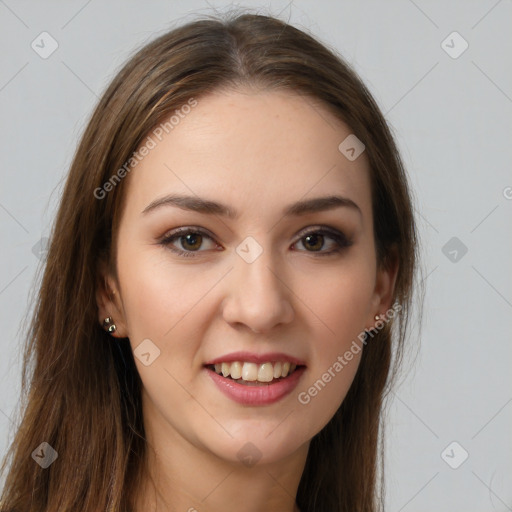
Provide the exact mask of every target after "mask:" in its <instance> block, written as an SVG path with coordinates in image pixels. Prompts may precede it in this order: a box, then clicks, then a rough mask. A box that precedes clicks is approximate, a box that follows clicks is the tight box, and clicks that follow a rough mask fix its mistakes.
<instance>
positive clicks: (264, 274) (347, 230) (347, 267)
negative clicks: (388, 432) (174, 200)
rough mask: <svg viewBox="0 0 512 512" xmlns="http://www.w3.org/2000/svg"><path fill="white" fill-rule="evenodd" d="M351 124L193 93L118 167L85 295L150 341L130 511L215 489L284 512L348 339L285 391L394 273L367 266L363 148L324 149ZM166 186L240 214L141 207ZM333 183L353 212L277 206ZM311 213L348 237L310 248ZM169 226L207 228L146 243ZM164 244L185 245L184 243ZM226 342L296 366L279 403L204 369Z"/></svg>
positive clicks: (182, 504)
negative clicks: (176, 115) (142, 453)
mask: <svg viewBox="0 0 512 512" xmlns="http://www.w3.org/2000/svg"><path fill="white" fill-rule="evenodd" d="M350 133H351V130H350V128H349V127H348V126H347V125H346V124H344V123H342V122H341V121H339V120H338V119H337V118H335V117H334V116H333V115H332V114H331V113H330V112H329V111H328V110H326V109H325V108H324V107H323V106H322V105H318V104H314V102H313V100H312V99H311V98H305V97H303V96H300V95H297V94H292V93H290V92H283V91H281V92H278V91H272V92H261V91H255V90H250V89H239V90H237V91H233V90H231V91H223V92H220V91H217V92H215V93H213V94H210V95H208V96H205V97H201V98H200V99H198V105H197V106H196V107H195V108H194V109H192V111H191V112H190V113H189V114H188V115H187V116H186V117H184V118H183V119H181V120H180V122H179V125H177V126H176V127H175V128H174V129H173V130H172V131H170V133H169V134H167V135H165V136H164V138H163V139H162V141H161V142H158V144H157V146H156V147H155V148H154V149H152V150H151V151H150V152H149V154H148V155H147V156H146V157H145V158H144V159H143V161H142V162H140V163H139V164H138V165H137V166H136V168H135V169H134V170H133V171H132V172H131V174H130V175H129V176H128V178H125V179H128V180H129V183H128V185H129V186H128V188H127V192H126V193H127V197H126V204H125V208H124V211H123V213H122V218H121V222H120V226H119V233H118V239H117V262H116V264H117V271H118V279H115V278H114V277H113V276H112V275H108V274H107V273H104V274H103V278H104V279H103V281H104V282H105V288H103V287H100V288H99V289H98V292H97V302H98V320H99V321H100V322H102V321H103V319H104V318H106V317H107V316H112V317H113V319H114V322H115V324H116V326H117V331H116V333H115V334H114V336H115V337H129V339H130V343H131V346H132V349H135V348H136V347H137V346H138V345H139V344H140V343H141V342H142V340H144V339H150V340H151V341H152V343H154V345H156V346H157V347H158V348H159V350H160V351H161V352H160V355H159V357H157V358H156V359H155V360H154V361H153V362H152V363H151V364H150V365H149V366H145V365H144V364H142V362H141V361H140V360H139V359H138V358H137V357H136V358H135V362H136V365H137V369H138V372H139V374H140V377H141V379H142V382H143V416H144V423H145V428H146V433H147V442H148V445H149V450H148V457H149V468H150V474H151V476H152V479H151V478H149V477H148V478H146V479H145V480H144V482H143V484H144V485H141V489H140V491H139V500H138V503H137V511H140V512H142V511H143V510H144V511H145V512H147V511H148V510H158V511H167V510H179V511H190V512H192V511H193V510H194V509H195V510H197V511H201V510H208V511H213V512H216V511H221V510H225V508H226V504H230V503H240V504H241V505H243V509H244V510H245V511H247V512H259V511H261V510H266V511H269V512H272V511H279V512H283V511H285V512H286V511H288V512H292V511H294V510H298V509H297V508H296V506H295V496H296V491H297V488H298V485H299V481H300V477H301V474H302V472H303V469H304V465H305V462H306V456H307V452H308V447H309V443H310V440H311V439H312V437H313V436H314V435H316V434H317V433H318V432H319V431H320V430H321V429H322V428H323V427H324V426H325V425H326V424H327V423H328V421H329V420H330V419H331V418H332V416H333V414H334V413H335V411H336V410H337V409H338V407H339V406H340V404H341V403H342V401H343V399H344V397H345V396H346V393H347V391H348V389H349V387H350V385H351V383H352V381H353V378H354V375H355V372H356V370H357V367H358V365H359V362H360V357H361V353H359V354H357V355H354V358H353V359H352V360H351V361H350V362H349V363H348V364H347V365H346V366H345V367H344V368H343V370H342V371H341V372H339V373H338V374H336V377H335V378H333V379H332V380H331V382H330V383H328V384H327V385H326V386H325V387H324V389H322V391H321V392H319V393H318V395H317V396H316V397H314V398H312V399H311V401H310V402H309V403H308V404H307V405H302V404H301V403H299V401H298V399H297V397H298V394H299V392H301V391H305V390H307V389H308V388H309V387H310V386H312V385H313V383H314V382H315V381H317V380H318V379H319V378H320V377H321V375H322V374H323V373H324V372H325V371H326V370H327V368H329V367H332V365H333V364H334V362H335V361H336V360H337V357H338V355H343V354H344V353H345V352H346V351H347V350H348V349H349V347H350V345H351V343H352V342H353V340H355V339H357V335H358V334H359V333H361V332H362V331H364V330H365V329H370V328H371V327H372V326H374V325H375V319H374V317H375V315H376V314H383V313H384V312H385V311H386V310H388V309H389V307H390V306H391V301H392V290H393V287H394V283H395V279H396V272H397V268H396V266H395V267H393V268H392V269H388V270H382V269H379V268H378V266H377V261H376V255H375V246H374V234H373V224H372V205H371V195H370V174H369V169H368V161H367V157H366V155H365V153H363V154H362V155H361V156H360V157H358V158H357V159H356V160H355V161H353V162H351V161H349V160H348V159H347V158H345V156H344V155H343V154H341V152H340V151H339V150H338V145H339V144H340V142H341V141H343V140H344V139H345V137H347V136H348V135H349V134H350ZM169 193H177V194H186V195H192V196H200V197H202V198H207V199H211V200H215V201H218V202H222V203H224V204H227V205H229V206H230V207H231V208H233V209H235V210H236V211H237V212H239V217H238V218H237V219H229V218H225V217H222V216H220V215H208V214H204V213H198V212H192V211H186V210H183V209H180V208H178V207H175V206H162V207H160V208H156V209H154V210H153V211H151V212H148V213H146V214H143V213H141V212H142V211H143V210H144V209H145V208H146V207H147V206H148V205H149V204H150V203H151V202H152V201H154V200H155V199H158V198H160V197H162V196H164V195H166V194H169ZM332 194H338V195H341V196H344V197H347V198H350V199H351V200H352V201H353V202H355V203H356V204H357V205H358V207H359V209H360V210H357V209H356V208H349V207H338V208H335V209H331V210H326V211H321V212H314V213H307V214H304V215H302V216H295V217H289V218H288V217H283V215H282V210H283V209H284V208H285V207H286V206H288V205H290V204H291V203H294V202H296V201H299V200H303V199H310V198H313V197H323V196H329V195H332ZM322 225H323V226H328V227H331V228H333V229H335V230H338V231H341V232H342V233H344V234H345V236H346V237H347V239H348V240H350V241H351V242H352V244H351V245H350V246H348V247H345V248H342V249H341V251H340V252H338V253H333V254H331V255H329V256H319V255H318V254H319V253H322V252H323V253H327V252H329V251H331V250H332V249H335V248H336V242H335V240H333V239H332V238H330V237H329V236H325V238H324V239H323V245H322V240H321V239H320V242H318V241H315V240H313V241H312V242H309V243H308V242H307V240H305V239H304V236H305V235H304V234H302V231H304V228H308V231H315V230H317V229H318V227H319V226H322ZM179 227H195V228H197V227H201V228H203V229H206V230H208V231H209V233H211V236H212V239H208V238H207V237H203V239H202V245H201V242H197V241H194V240H192V242H189V243H188V245H187V240H184V238H183V236H182V238H181V239H180V238H177V239H175V240H174V242H172V243H170V244H169V245H168V246H167V247H166V246H164V245H161V244H159V240H160V239H161V238H162V237H164V236H165V235H166V234H169V233H170V232H171V231H172V230H175V229H176V228H179ZM248 236H251V237H253V238H254V239H255V240H256V241H257V242H258V243H259V245H260V246H261V248H262V249H263V252H262V254H261V255H260V256H259V257H258V258H257V259H256V260H255V261H254V262H252V263H247V262H246V261H245V260H244V259H242V258H241V257H240V256H239V255H238V254H237V252H236V251H235V249H236V248H237V246H238V245H239V244H241V242H242V241H244V239H245V238H246V237H248ZM169 247H175V248H177V249H181V250H188V251H189V252H193V250H194V248H197V247H199V249H198V250H197V249H196V251H195V252H193V257H184V256H180V255H178V254H175V253H173V252H172V251H171V250H170V249H169ZM315 248H319V249H317V252H315ZM216 249H218V250H216ZM239 350H246V351H249V352H255V353H264V352H284V353H287V354H291V355H293V356H296V357H298V358H300V359H302V360H304V361H305V362H306V365H307V368H306V371H305V373H304V374H303V376H302V378H301V381H300V382H299V385H298V387H297V388H296V389H295V390H294V391H293V392H292V393H291V394H289V395H287V396H286V397H285V398H283V399H281V400H280V401H279V402H277V403H274V404H271V405H266V406H246V405H240V404H237V403H236V402H234V401H231V400H230V399H229V398H227V397H226V396H224V395H223V394H222V393H221V392H220V391H219V390H218V389H217V387H216V386H215V385H214V384H213V382H212V381H211V379H210V377H209V376H208V374H207V372H206V370H205V369H204V367H203V365H204V363H205V362H206V361H208V360H211V359H213V358H215V357H218V356H221V355H225V354H228V353H231V352H234V351H239ZM248 442H251V443H252V444H254V445H255V446H256V447H257V449H258V450H259V453H260V456H261V458H260V460H259V461H258V463H257V464H256V465H254V466H251V467H248V466H245V465H243V464H242V463H241V462H240V460H239V459H238V456H237V453H238V452H239V450H241V449H242V447H244V445H245V444H246V443H248Z"/></svg>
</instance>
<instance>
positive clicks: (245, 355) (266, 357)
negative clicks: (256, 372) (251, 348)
mask: <svg viewBox="0 0 512 512" xmlns="http://www.w3.org/2000/svg"><path fill="white" fill-rule="evenodd" d="M234 361H240V362H247V363H258V364H263V363H274V362H278V361H281V362H282V363H286V361H289V362H290V363H295V364H296V365H297V366H305V365H306V363H305V362H304V361H302V360H301V359H297V358H296V357H293V356H290V355H288V354H283V353H282V352H267V353H266V354H251V353H250V352H231V354H226V355H224V356H220V357H216V358H215V359H212V360H211V361H208V362H206V363H204V364H205V366H208V365H211V364H217V363H232V362H234Z"/></svg>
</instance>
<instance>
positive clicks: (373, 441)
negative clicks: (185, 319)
mask: <svg viewBox="0 0 512 512" xmlns="http://www.w3.org/2000/svg"><path fill="white" fill-rule="evenodd" d="M244 85H249V86H252V87H257V88H260V90H271V89H284V90H291V91H294V92H299V93H301V94H304V95H306V97H309V98H311V99H312V100H315V101H318V100H320V102H321V103H322V104H323V105H325V106H327V107H328V108H329V109H330V111H332V113H333V114H334V115H336V116H337V117H338V118H339V119H341V120H342V121H344V122H345V123H346V124H347V125H348V126H350V128H351V130H352V132H353V133H354V134H355V135H356V136H357V137H358V138H359V139H360V140H361V141H363V143H364V144H365V146H366V150H365V151H366V155H367V157H368V159H369V162H370V167H371V169H370V174H371V184H372V207H373V220H374V237H375V244H376V250H377V263H378V265H382V266H387V265H390V264H392V262H393V258H395V260H394V261H397V262H398V266H399V271H398V277H397V281H396V285H395V293H394V297H393V298H394V300H395V301H397V302H398V303H399V304H400V305H401V307H402V309H401V313H400V315H399V316H398V317H396V318H395V319H394V320H391V321H390V322H389V323H387V324H386V325H385V327H384V328H383V329H382V330H380V331H379V332H378V333H377V334H376V335H375V337H374V339H373V340H372V342H371V343H368V344H367V346H366V347H365V349H364V350H363V354H362V360H361V363H360V366H359V368H358V371H357V373H356V376H355V379H354V382H353V384H352V386H351V388H350V390H349V392H348V395H347V396H346V398H345V400H344V401H343V404H342V405H341V407H340V408H339V410H338V411H337V412H336V414H335V415H334V417H333V418H332V420H331V421H330V422H329V423H328V424H327V425H326V426H325V428H323V429H322V431H321V432H319V433H318V434H317V435H316V436H315V437H314V438H313V439H312V440H311V444H310V449H309V453H308V457H307V462H306V466H305V469H304V472H303V475H302V478H301V481H300V485H299V489H298V494H297V504H298V506H299V507H300V509H301V511H302V512H327V511H329V512H336V511H337V512H342V511H343V512H355V511H358V512H375V511H376V510H379V509H380V506H381V505H382V494H381V491H382V489H381V486H379V478H378V475H379V464H378V461H379V453H380V454H381V456H382V444H381V442H382V437H381V434H382V425H381V423H382V421H381V420H382V409H383V399H384V397H385V395H386V393H387V392H388V391H389V384H390V383H391V381H392V377H393V376H394V375H395V373H396V370H397V369H398V367H399V364H400V361H401V358H402V353H403V347H404V340H405V338H406V332H407V331H408V328H407V325H408V318H409V316H410V314H409V313H410V309H411V304H412V292H413V289H414V288H415V287H414V286H413V284H414V275H415V270H416V268H417V262H418V248H417V235H416V228H415V222H414V215H413V208H412V201H411V192H410V190H409V187H408V183H407V178H406V175H405V172H404V168H403V164H402V162H401V159H400V156H399V153H398V151H397V148H396V146H395V143H394V140H393V137H392V134H391V133H390V129H389V128H388V126H387V124H386V122H385V120H384V117H383V115H382V114H381V112H380V110H379V108H378V106H377V104H376V103H375V101H374V100H373V98H372V96H371V94H370V93H369V91H368V90H367V88H366V87H365V85H364V84H363V83H362V82H361V80H360V79H359V78H358V77H357V75H356V74H355V73H354V72H353V71H352V70H351V69H350V68H349V66H348V65H347V64H346V63H345V62H344V60H343V59H342V58H341V57H340V56H339V55H337V54H336V52H335V51H333V50H330V49H328V48H327V47H326V46H324V45H323V44H322V43H320V42H319V41H318V40H317V39H315V38H314V37H312V36H310V35H308V34H307V33H306V32H304V31H301V30H298V29H297V28H294V27H293V26H291V25H289V24H287V23H285V22H283V21H281V20H279V19H276V18H274V17H272V16H264V15H257V14H247V13H246V14H239V13H237V14H236V16H234V15H232V14H231V15H229V14H228V15H226V16H225V17H224V18H220V17H217V16H215V17H214V16H202V17H201V18H200V19H196V20H194V21H191V22H188V23H187V24H185V25H183V26H181V27H178V28H174V29H173V30H171V31H168V32H167V33H165V34H163V35H161V36H159V37H158V38H156V39H155V40H153V41H152V42H150V43H149V44H147V45H146V46H145V47H143V48H142V49H140V50H139V51H138V52H137V53H135V55H133V56H132V57H131V58H130V60H129V61H128V62H127V63H126V64H125V65H124V66H123V67H122V69H121V70H120V71H119V72H118V73H117V75H116V76H115V78H114V79H113V81H112V83H111V84H110V85H109V87H108V88H107V90H106V91H105V93H104V94H103V96H102V97H101V99H100V101H99V104H98V105H97V107H96V109H95V111H94V112H93V114H92V117H91V119H90V121H89V123H88V125H87V127H86V129H85V132H84V134H83V136H82V138H81V141H80V144H79V146H78V148H77V151H76V154H75V156H74V160H73V163H72V165H71V168H70V172H69V175H68V177H67V181H66V184H65V188H64V191H63V194H62V200H61V203H60V207H59V210H58V213H57V216H56V220H55V223H54V225H53V229H52V233H51V238H50V244H49V250H48V255H47V260H46V263H45V268H44V274H43V277H42V282H41V286H40V289H39V294H38V296H37V301H36V307H35V311H34V314H33V317H32V321H31V323H30V326H29V329H28V332H27V334H26V347H25V353H24V354H25V355H24V365H23V374H22V393H23V400H24V401H23V402H22V414H21V416H20V417H21V420H20V426H19V428H18V430H17V432H16V435H15V437H14V440H13V442H12V444H11V445H10V448H9V451H8V453H7V456H6V458H5V459H4V463H3V466H2V471H5V468H6V466H7V464H8V463H10V468H9V472H8V474H7V478H6V481H5V486H4V489H3V495H2V500H3V504H2V510H5V511H10V510H14V511H15V512H57V511H59V512H64V511H73V512H74V511H80V512H99V511H103V510H116V511H126V512H129V511H130V510H133V503H134V496H133V495H132V493H131V490H132V489H135V488H136V485H135V484H136V482H137V481H139V480H140V476H141V472H142V471H144V470H145V466H144V461H145V453H146V452H145V450H146V444H145V435H144V424H143V419H142V408H141V388H142V383H141V380H140V377H139V375H138V373H137V370H136V367H135V363H134V359H133V354H132V351H131V349H130V345H129V340H128V339H127V338H125V339H116V340H113V339H112V338H111V337H110V336H109V335H108V334H107V333H106V332H105V331H104V330H103V329H102V327H101V326H100V325H99V323H98V319H97V305H96V301H95V292H96V289H97V286H100V283H99V282H98V281H99V280H98V276H99V271H98V269H99V265H100V264H101V263H102V262H103V263H105V264H107V265H108V266H109V268H110V269H111V271H112V272H113V273H114V275H116V274H115V261H116V255H115V250H114V249H115V245H116V244H115V236H116V233H117V226H118V222H119V218H120V214H121V211H122V206H123V198H124V193H123V191H124V190H125V186H126V181H127V180H126V179H120V180H118V182H116V183H115V186H112V187H111V190H109V192H108V193H105V194H104V197H101V198H98V195H99V194H98V193H97V192H96V193H95V191H97V190H98V189H101V188H102V187H104V184H105V183H106V182H108V181H109V180H111V179H112V177H113V176H114V175H115V174H116V173H118V170H119V169H121V168H123V166H125V164H126V162H127V161H129V160H130V158H131V157H132V155H133V153H134V152H135V151H136V150H137V148H139V147H140V145H141V144H142V143H143V141H144V139H145V137H147V134H148V133H150V131H151V130H152V129H153V128H154V127H155V126H157V125H158V124H159V123H161V122H162V121H163V120H164V119H166V118H168V117H169V116H170V115H171V114H172V113H173V112H174V111H175V110H177V109H179V108H180V107H181V106H182V105H185V104H187V102H188V101H189V100H190V98H195V99H196V100H200V98H201V96H202V95H205V94H207V93H209V92H212V91H215V90H218V89H220V88H226V87H227V88H230V87H231V88H234V89H236V88H237V87H239V86H244ZM340 142H341V141H340ZM125 169H126V167H125ZM131 172H137V171H136V170H134V171H131ZM117 176H118V177H119V173H118V174H117ZM43 442H46V443H48V444H49V445H50V446H51V447H52V448H53V449H54V450H55V451H56V452H57V454H58V458H57V459H56V460H55V462H53V464H51V465H50V466H49V467H48V468H46V469H43V468H42V467H41V466H40V465H38V464H36V463H35V462H34V460H33V457H32V453H33V452H34V450H36V448H38V447H39V446H40V445H41V443H43ZM44 446H46V445H44ZM381 461H382V457H381ZM379 496H380V499H379Z"/></svg>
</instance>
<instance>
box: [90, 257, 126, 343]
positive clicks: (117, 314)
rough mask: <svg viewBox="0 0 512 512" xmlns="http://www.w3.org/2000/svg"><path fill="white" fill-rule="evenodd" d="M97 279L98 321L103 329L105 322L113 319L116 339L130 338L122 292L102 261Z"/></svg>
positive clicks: (99, 264)
mask: <svg viewBox="0 0 512 512" xmlns="http://www.w3.org/2000/svg"><path fill="white" fill-rule="evenodd" d="M96 275H97V279H96V304H97V306H98V321H99V323H100V325H101V326H102V327H103V321H104V320H105V319H106V318H108V317H111V318H112V323H113V324H115V326H116V330H115V332H113V333H111V336H113V337H115V338H126V337H128V331H127V328H126V320H125V314H124V308H123V304H122V298H121V292H120V290H119V286H118V284H117V282H116V280H115V279H114V277H113V276H112V275H111V274H110V272H109V271H108V266H107V264H106V263H105V262H104V261H103V260H102V261H100V262H99V263H98V270H97V273H96Z"/></svg>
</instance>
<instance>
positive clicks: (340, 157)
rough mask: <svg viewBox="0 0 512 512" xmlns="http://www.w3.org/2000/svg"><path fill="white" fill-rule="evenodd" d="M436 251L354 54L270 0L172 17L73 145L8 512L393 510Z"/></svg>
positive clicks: (14, 449) (36, 322)
mask: <svg viewBox="0 0 512 512" xmlns="http://www.w3.org/2000/svg"><path fill="white" fill-rule="evenodd" d="M416 265H417V240H416V229H415V224H414V219H413V210H412V204H411V198H410V193H409V189H408V185H407V179H406V176H405V173H404V170H403V166H402V163H401V160H400V157H399V154H398V152H397V149H396V146H395V143H394V141H393V138H392V136H391V134H390V131H389V129H388V127H387V125H386V123H385V121H384V119H383V116H382V114H381V113H380V111H379V109H378V107H377V105H376V104H375V102H374V100H373V99H372V97H371V95H370V93H369V92H368V90H367V89H366V88H365V86H364V85H363V84H362V83H361V81H360V80H359V79H358V77H357V76H356V75H355V74H354V72H353V71H352V70H350V69H349V67H348V66H347V65H346V64H345V63H344V62H343V60H342V59H341V58H340V57H338V56H336V55H335V54H333V53H332V52H331V51H330V50H328V49H326V48H325V47H324V46H323V45H322V44H321V43H319V42H318V41H316V40H315V39H314V38H312V37H311V36H309V35H307V34H305V33H304V32H302V31H299V30H298V29H296V28H294V27H292V26H290V25H287V24H285V23H284V22H282V21H279V20H277V19H275V18H272V17H267V16H261V15H249V14H246V15H241V16H237V17H232V18H231V19H226V20H219V19H212V18H206V19H201V20H197V21H195V22H191V23H188V24H187V25H185V26H182V27H180V28H177V29H175V30H172V31H171V32H168V33H166V34H164V35H163V36H161V37H159V38H158V39H156V40H155V41H153V42H151V43H149V44H148V45H147V46H145V47H144V48H142V49H141V50H140V51H139V52H138V53H137V54H136V55H134V56H133V57H132V58H131V59H130V60H129V61H128V63H127V64H126V65H125V66H124V67H123V69H122V70H121V71H120V72H119V73H118V74H117V76H116V77H115V78H114V80H113V82H112V83H111V85H110V86H109V87H108V89H107V91H106V92H105V93H104V95H103V97H102V98H101V100H100V102H99V104H98V106H97V108H96V110H95V112H94V113H93V115H92V118H91V120H90V121H89V124H88V126H87V128H86V130H85V133H84V135H83V137H82V140H81V142H80V144H79V147H78V150H77V153H76V155H75V157H74V161H73V163H72V166H71V169H70V173H69V176H68V179H67V182H66V186H65V189H64V192H63V196H62V201H61V205H60V208H59V211H58V214H57V218H56V223H55V225H54V229H53V234H52V237H51V244H50V248H49V252H48V260H47V263H46V267H45V272H44V277H43V281H42V285H41V289H40V294H39V300H38V303H37V308H36V312H35V315H34V317H33V320H32V323H31V326H30V333H29V335H28V340H29V342H28V345H27V349H26V359H25V365H26V366H25V369H24V380H23V386H24V390H25V389H28V397H27V402H26V408H25V409H24V416H23V420H22V424H21V428H20V429H19V431H18V433H17V436H16V438H15V439H14V442H13V444H12V446H11V448H10V451H9V454H8V455H9V457H8V458H6V460H5V461H4V466H5V465H6V464H7V462H8V460H9V462H10V468H9V472H8V475H7V479H6V484H5V488H4V492H3V501H2V510H15V511H17V512H25V511H27V512H28V511H36V510H37V511H38V512H42V511H45V512H50V511H57V510H58V511H67V510H69V511H71V510H73V511H76V510H80V511H84V512H85V511H91V512H98V511H102V510H112V511H114V510H115V511H134V512H143V511H144V512H149V511H158V512H160V511H170V510H188V511H194V510H197V511H201V510H207V511H220V510H235V509H236V510H238V509H239V508H241V507H243V509H244V510H246V511H251V512H256V511H263V510H264V511H279V512H283V511H285V512H288V511H289V512H292V511H298V510H300V511H301V512H313V511H315V512H325V511H340V512H341V511H356V510H357V511H365V512H371V511H375V510H378V509H379V504H380V505H381V504H382V499H380V500H379V496H380V493H379V491H382V489H381V488H379V486H378V485H377V480H378V478H377V476H378V467H379V466H378V464H377V462H378V460H379V459H378V453H379V447H380V448H382V444H381V442H382V435H381V434H382V429H381V428H380V419H381V411H382V406H383V399H384V397H385V394H386V392H387V391H388V390H389V384H390V383H391V380H392V376H393V375H394V373H395V372H396V369H397V368H398V364H399V362H400V357H401V354H402V346H403V341H404V337H405V333H406V327H407V320H408V315H409V311H410V303H411V294H412V284H413V277H414V272H415V269H416ZM30 361H33V363H32V364H33V365H34V366H33V371H32V374H31V375H30V377H27V375H28V372H29V370H28V364H29V363H30ZM392 363H393V364H392ZM381 462H382V459H381Z"/></svg>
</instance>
